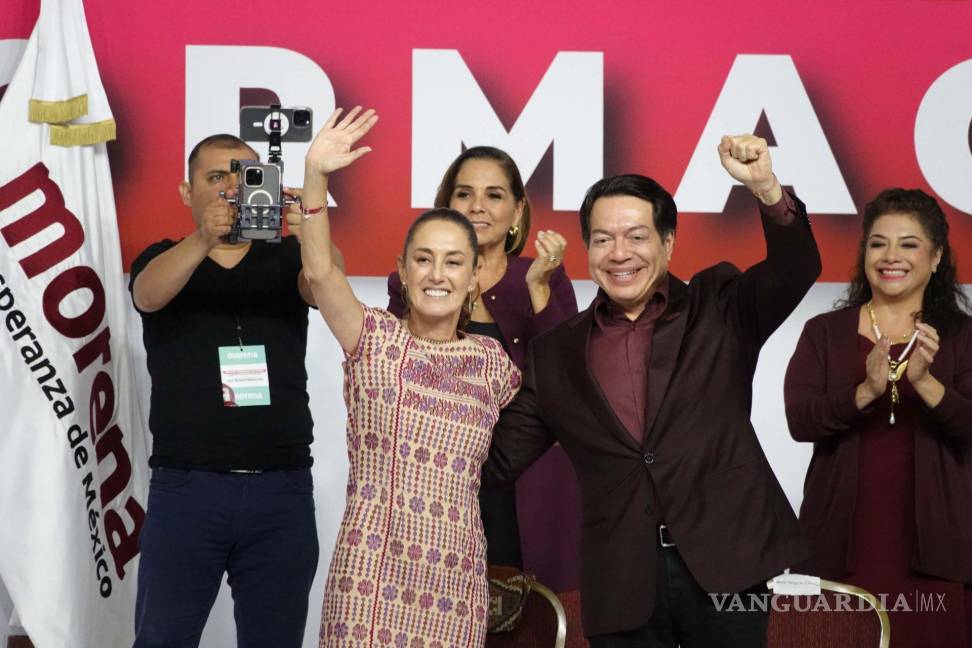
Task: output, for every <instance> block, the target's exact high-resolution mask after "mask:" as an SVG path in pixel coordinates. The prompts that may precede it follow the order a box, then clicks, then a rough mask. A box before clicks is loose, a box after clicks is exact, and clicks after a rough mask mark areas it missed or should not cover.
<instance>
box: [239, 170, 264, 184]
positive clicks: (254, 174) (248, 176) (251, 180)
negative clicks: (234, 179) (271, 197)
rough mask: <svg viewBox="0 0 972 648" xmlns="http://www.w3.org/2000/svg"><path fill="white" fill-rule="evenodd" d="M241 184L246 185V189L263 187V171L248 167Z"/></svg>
mask: <svg viewBox="0 0 972 648" xmlns="http://www.w3.org/2000/svg"><path fill="white" fill-rule="evenodd" d="M243 182H244V183H246V186H247V187H262V186H263V169H261V168H259V167H250V168H249V169H247V170H246V173H244V174H243Z"/></svg>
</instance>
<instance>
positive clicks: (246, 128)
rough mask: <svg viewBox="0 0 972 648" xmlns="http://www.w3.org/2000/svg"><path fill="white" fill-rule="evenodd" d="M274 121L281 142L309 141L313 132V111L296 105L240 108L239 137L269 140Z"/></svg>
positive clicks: (261, 140) (247, 139)
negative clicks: (274, 107) (276, 108)
mask: <svg viewBox="0 0 972 648" xmlns="http://www.w3.org/2000/svg"><path fill="white" fill-rule="evenodd" d="M274 121H277V124H276V126H277V128H278V129H279V130H280V141H281V142H309V141H311V137H312V136H313V134H314V125H313V121H314V112H313V111H312V110H311V109H310V108H306V107H303V106H297V107H293V108H280V109H278V110H271V108H270V106H243V107H242V108H240V139H242V140H244V141H247V142H269V141H270V132H271V131H272V130H273V127H274V123H273V122H274Z"/></svg>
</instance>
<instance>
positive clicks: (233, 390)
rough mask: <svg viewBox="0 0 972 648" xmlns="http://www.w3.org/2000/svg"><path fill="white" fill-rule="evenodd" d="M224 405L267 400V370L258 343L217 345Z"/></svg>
mask: <svg viewBox="0 0 972 648" xmlns="http://www.w3.org/2000/svg"><path fill="white" fill-rule="evenodd" d="M219 373H220V377H221V378H222V381H221V382H222V384H223V406H224V407H250V406H253V405H269V404H270V372H269V371H268V370H267V350H266V348H264V346H263V345H262V344H257V345H253V346H244V347H241V346H226V347H219Z"/></svg>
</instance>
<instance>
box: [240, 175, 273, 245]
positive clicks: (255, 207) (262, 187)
mask: <svg viewBox="0 0 972 648" xmlns="http://www.w3.org/2000/svg"><path fill="white" fill-rule="evenodd" d="M239 169H240V171H239V173H240V189H239V192H238V193H237V195H238V196H239V197H240V203H241V204H240V212H239V217H238V221H237V230H238V232H239V234H238V235H239V238H243V239H249V240H279V239H280V229H281V227H282V218H281V210H282V207H281V205H282V202H283V183H282V174H281V169H280V167H279V166H277V165H276V164H260V163H259V162H257V161H256V160H240V161H239Z"/></svg>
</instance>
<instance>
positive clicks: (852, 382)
mask: <svg viewBox="0 0 972 648" xmlns="http://www.w3.org/2000/svg"><path fill="white" fill-rule="evenodd" d="M858 316H859V313H858V309H857V308H845V309H842V310H837V311H832V312H830V313H824V314H823V315H818V316H817V317H814V318H813V319H811V320H809V321H808V322H807V323H806V326H804V328H803V334H802V335H801V336H800V341H799V342H798V343H797V348H796V351H794V353H793V357H792V358H791V359H790V364H789V367H787V370H786V380H785V383H784V397H785V400H786V418H787V422H788V424H789V426H790V434H791V435H792V436H793V438H794V439H796V440H797V441H812V442H813V459H812V461H811V462H810V468H809V470H808V471H807V479H806V483H805V484H804V488H803V504H802V505H801V507H800V524H801V526H802V527H803V529H804V531H805V532H806V534H807V537H808V538H809V540H810V546H811V547H812V549H813V557H812V559H810V560H809V561H807V562H806V563H805V564H803V565H800V569H801V570H804V571H807V572H809V573H812V574H818V575H820V576H823V577H825V578H840V577H841V576H843V575H844V574H847V573H848V572H850V571H852V569H853V564H852V557H851V556H850V552H849V551H848V548H849V547H850V542H851V537H850V536H851V531H852V529H853V516H854V508H855V504H856V501H855V495H856V493H857V467H858V450H859V445H860V444H859V442H860V437H859V435H858V434H857V433H856V430H855V427H854V426H855V422H856V421H857V420H858V418H859V417H860V416H861V412H860V411H859V410H858V409H857V405H856V404H855V403H854V393H855V391H856V389H857V385H858V384H860V383H861V382H863V381H864V377H865V368H864V365H863V363H861V362H860V359H859V358H860V356H859V354H858V350H857V336H858V333H857V326H858ZM931 373H932V375H934V376H935V377H936V378H938V380H939V381H941V383H942V384H943V385H944V386H945V396H944V397H943V398H942V402H940V403H939V404H938V405H937V406H936V407H934V408H931V409H926V410H925V415H924V416H922V417H920V419H919V420H920V423H919V425H918V427H916V428H915V522H916V525H917V533H918V536H917V538H918V542H917V547H916V549H917V553H916V555H915V557H914V559H913V561H912V564H911V567H912V568H913V569H915V570H916V571H920V572H923V573H925V574H931V575H932V576H938V577H939V578H944V579H946V580H950V581H959V582H965V583H972V469H970V466H969V462H970V459H972V455H970V450H972V445H970V444H972V317H963V318H962V321H961V323H960V325H959V326H957V327H956V328H955V329H953V330H952V331H950V332H949V333H947V334H944V333H943V334H942V335H941V343H940V347H939V351H938V353H937V354H936V355H935V362H933V363H932V366H931Z"/></svg>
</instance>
